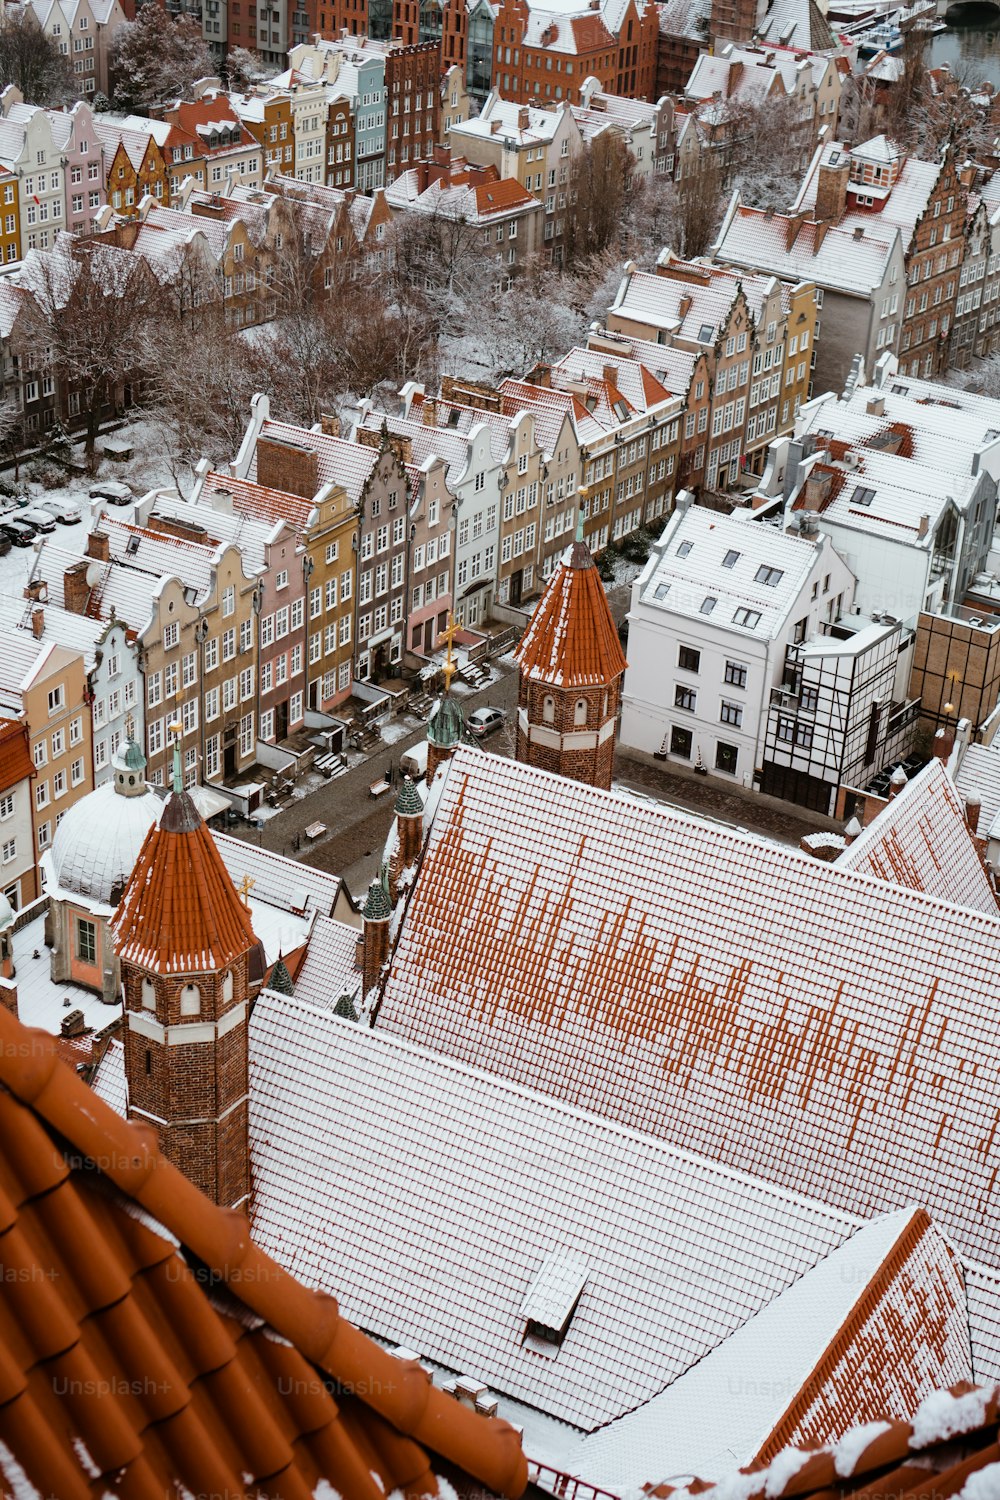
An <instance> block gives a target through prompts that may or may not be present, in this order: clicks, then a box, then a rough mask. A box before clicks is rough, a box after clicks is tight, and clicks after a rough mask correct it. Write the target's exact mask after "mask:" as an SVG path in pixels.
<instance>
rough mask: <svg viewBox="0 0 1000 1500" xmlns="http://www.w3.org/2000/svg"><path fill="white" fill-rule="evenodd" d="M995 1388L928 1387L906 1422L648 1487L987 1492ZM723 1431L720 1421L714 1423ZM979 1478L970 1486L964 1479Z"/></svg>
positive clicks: (923, 1495) (678, 1497)
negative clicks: (716, 1480)
mask: <svg viewBox="0 0 1000 1500" xmlns="http://www.w3.org/2000/svg"><path fill="white" fill-rule="evenodd" d="M998 1415H1000V1387H998V1386H996V1385H986V1386H978V1387H973V1386H969V1385H968V1384H967V1383H965V1382H962V1383H960V1384H958V1385H955V1386H952V1387H951V1389H950V1390H948V1391H935V1392H933V1393H932V1394H931V1395H930V1396H927V1397H925V1399H924V1400H923V1401H922V1402H921V1403H920V1405H919V1406H918V1407H917V1409H916V1411H915V1412H914V1414H913V1416H912V1418H911V1420H910V1421H909V1422H889V1421H883V1422H870V1423H866V1424H865V1425H864V1426H860V1427H855V1428H853V1429H852V1430H851V1431H849V1432H847V1433H845V1434H844V1436H843V1437H842V1438H840V1440H839V1441H838V1442H837V1443H835V1444H832V1445H831V1446H829V1447H825V1448H820V1449H817V1450H813V1451H811V1452H810V1451H809V1450H808V1449H804V1448H803V1449H796V1448H785V1449H783V1450H782V1452H781V1453H780V1454H778V1455H777V1457H776V1458H774V1459H773V1460H772V1462H771V1463H770V1464H769V1465H763V1464H762V1465H758V1466H756V1467H755V1469H754V1470H753V1471H741V1474H740V1475H739V1476H737V1475H727V1476H726V1478H725V1480H723V1481H722V1483H721V1484H719V1485H718V1486H717V1487H716V1486H706V1485H705V1484H703V1483H701V1482H700V1481H698V1480H693V1481H689V1482H688V1483H687V1484H685V1485H677V1484H671V1483H662V1484H655V1485H647V1486H646V1493H647V1495H650V1496H653V1497H656V1500H671V1497H672V1500H686V1497H687V1496H689V1495H706V1496H707V1495H710V1494H711V1493H712V1490H713V1489H714V1488H717V1489H718V1492H719V1495H720V1496H721V1495H723V1494H725V1495H726V1496H729V1497H733V1496H738V1497H739V1500H763V1497H765V1496H766V1497H767V1500H792V1497H796V1500H805V1497H807V1496H816V1497H817V1500H819V1497H820V1496H822V1497H823V1500H847V1497H848V1496H850V1495H858V1496H859V1497H860V1496H865V1497H866V1500H875V1497H881V1500H898V1497H900V1496H902V1495H906V1496H907V1497H909V1500H930V1497H932V1496H936V1497H938V1500H942V1497H945V1496H949V1495H958V1494H960V1493H961V1494H965V1495H967V1496H971V1495H973V1494H977V1493H978V1494H982V1495H984V1496H986V1495H992V1494H994V1493H995V1490H996V1484H997V1481H998V1480H1000V1446H998V1443H997V1437H998V1430H997V1428H998ZM720 1426H721V1427H722V1429H723V1431H724V1423H720ZM977 1473H979V1474H981V1475H982V1480H981V1481H980V1483H979V1484H976V1483H975V1481H974V1480H973V1481H972V1482H971V1483H970V1482H969V1481H970V1478H971V1476H974V1475H976V1474H977Z"/></svg>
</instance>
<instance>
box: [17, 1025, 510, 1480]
mask: <svg viewBox="0 0 1000 1500" xmlns="http://www.w3.org/2000/svg"><path fill="white" fill-rule="evenodd" d="M55 1045H56V1044H55V1042H54V1041H53V1040H52V1039H51V1038H48V1037H45V1036H43V1035H42V1034H41V1033H39V1032H34V1031H28V1030H27V1029H26V1028H24V1027H23V1026H21V1024H20V1023H19V1022H18V1021H17V1020H16V1018H15V1017H14V1016H12V1015H11V1014H10V1013H9V1012H8V1011H7V1010H4V1009H3V1008H2V1007H0V1084H2V1088H0V1134H2V1137H3V1142H4V1149H3V1152H2V1153H0V1203H2V1205H3V1209H2V1215H0V1261H2V1263H3V1264H4V1265H5V1266H6V1267H12V1266H16V1267H17V1269H18V1275H17V1277H16V1278H12V1277H10V1276H7V1277H5V1278H4V1285H3V1296H2V1303H3V1311H4V1317H3V1318H2V1319H0V1437H2V1441H0V1490H2V1491H3V1493H4V1494H5V1495H6V1494H12V1495H18V1496H29V1495H36V1496H37V1495H53V1496H56V1495H57V1496H59V1500H89V1497H91V1496H93V1495H104V1494H107V1493H109V1492H113V1493H114V1494H116V1495H122V1496H125V1495H129V1496H140V1495H141V1496H152V1495H164V1496H165V1495H168V1494H169V1495H173V1494H175V1493H176V1494H202V1495H204V1494H214V1495H220V1496H221V1495H231V1496H237V1495H238V1496H242V1497H247V1500H257V1497H263V1496H265V1495H267V1496H275V1495H278V1494H280V1495H282V1496H286V1497H288V1500H293V1497H295V1500H308V1497H310V1496H313V1497H315V1500H319V1497H321V1496H328V1495H332V1494H334V1493H336V1494H337V1495H340V1496H342V1497H343V1500H381V1497H382V1496H384V1495H387V1494H389V1493H391V1492H394V1491H399V1492H402V1493H404V1494H407V1495H425V1494H434V1493H438V1492H439V1485H438V1482H437V1480H436V1478H435V1475H434V1464H435V1461H434V1458H433V1456H432V1455H439V1456H440V1457H441V1458H442V1459H444V1460H447V1461H448V1462H450V1463H454V1464H455V1465H457V1466H458V1467H459V1469H460V1470H461V1471H464V1474H463V1477H464V1476H465V1475H468V1476H473V1477H474V1478H475V1479H477V1480H479V1481H481V1482H482V1483H483V1484H485V1485H486V1486H487V1488H488V1489H490V1490H493V1491H495V1492H497V1493H502V1494H505V1495H507V1496H509V1497H515V1496H517V1495H519V1494H520V1492H521V1491H522V1490H523V1488H524V1485H525V1480H526V1466H525V1461H524V1458H523V1456H522V1454H521V1450H520V1444H519V1441H518V1438H517V1435H516V1434H515V1432H514V1431H513V1430H512V1429H511V1428H510V1427H509V1426H508V1425H507V1423H505V1422H503V1421H500V1420H499V1419H496V1418H493V1419H489V1420H488V1419H485V1418H482V1417H479V1416H477V1415H476V1414H475V1413H474V1412H472V1411H469V1410H467V1409H465V1408H463V1407H462V1406H461V1405H460V1404H459V1403H458V1402H457V1401H455V1400H454V1399H453V1398H452V1397H450V1396H448V1395H446V1394H445V1393H444V1392H442V1391H440V1390H435V1389H433V1388H432V1386H431V1384H430V1379H429V1377H428V1376H427V1374H426V1373H425V1372H424V1371H423V1370H422V1369H421V1368H420V1367H419V1365H417V1364H416V1362H415V1361H412V1360H405V1359H400V1358H396V1357H394V1356H393V1355H391V1354H389V1353H388V1352H386V1351H385V1350H384V1349H381V1348H379V1347H378V1346H377V1345H376V1344H375V1343H374V1342H372V1341H371V1340H370V1339H368V1338H366V1337H365V1336H364V1335H363V1334H361V1333H359V1332H358V1331H357V1329H355V1328H354V1327H352V1326H351V1325H350V1324H349V1323H347V1322H346V1321H345V1320H344V1319H343V1318H342V1317H341V1316H340V1314H339V1311H338V1307H337V1303H336V1301H335V1300H334V1298H333V1297H332V1296H330V1295H328V1294H327V1293H325V1292H323V1291H315V1290H310V1289H309V1288H307V1287H306V1286H304V1285H302V1284H301V1283H299V1282H297V1281H296V1280H295V1279H294V1278H293V1277H292V1276H291V1275H289V1274H288V1273H287V1272H286V1271H284V1270H283V1269H282V1268H281V1267H280V1266H279V1265H278V1264H277V1263H276V1262H275V1261H274V1260H272V1259H271V1258H270V1257H269V1256H268V1255H266V1254H265V1253H264V1252H263V1251H261V1250H260V1249H258V1248H257V1246H256V1245H255V1244H253V1243H252V1241H251V1240H250V1237H249V1235H248V1233H247V1224H246V1221H245V1220H244V1219H243V1218H242V1216H241V1215H239V1214H236V1213H232V1212H229V1211H227V1210H225V1209H220V1208H218V1207H216V1206H215V1205H214V1204H213V1203H211V1202H209V1200H208V1199H207V1198H205V1197H204V1196H203V1194H202V1193H200V1192H199V1191H198V1189H197V1188H196V1187H195V1186H194V1185H193V1184H192V1183H190V1182H189V1181H188V1180H187V1179H186V1178H185V1177H184V1176H183V1174H182V1173H181V1172H180V1171H179V1170H178V1169H177V1168H176V1167H174V1166H173V1165H171V1164H170V1163H169V1162H167V1161H166V1159H165V1158H164V1157H163V1156H162V1155H161V1154H160V1152H159V1151H158V1150H157V1148H156V1142H155V1136H154V1134H153V1132H152V1131H150V1130H146V1129H142V1128H139V1127H136V1126H133V1125H129V1124H128V1123H126V1122H125V1121H124V1120H122V1119H120V1118H118V1116H116V1115H115V1113H114V1112H113V1110H112V1109H111V1108H110V1107H109V1106H108V1105H107V1104H105V1103H104V1102H103V1101H102V1100H101V1099H100V1098H98V1097H97V1096H96V1095H95V1094H94V1093H93V1092H92V1091H91V1090H90V1089H89V1088H88V1087H87V1085H86V1084H85V1083H83V1081H82V1080H81V1079H79V1078H77V1077H76V1075H75V1074H74V1073H73V1072H72V1070H71V1069H69V1068H68V1067H66V1066H65V1065H64V1064H63V1063H61V1062H59V1061H58V1059H57V1057H56V1056H55ZM98 1164H99V1165H98ZM327 1382H330V1383H331V1384H332V1386H333V1389H334V1390H335V1391H336V1395H335V1396H334V1394H333V1393H332V1391H331V1389H330V1386H329V1385H328V1384H327ZM73 1391H77V1392H78V1394H75V1395H74V1394H69V1395H67V1394H66V1393H67V1392H71V1393H72V1392H73ZM466 1484H467V1486H468V1487H470V1488H471V1485H469V1481H468V1480H467V1481H466ZM441 1488H443V1489H444V1493H446V1494H451V1493H453V1492H452V1491H451V1490H450V1489H448V1488H447V1487H445V1486H442V1487H441Z"/></svg>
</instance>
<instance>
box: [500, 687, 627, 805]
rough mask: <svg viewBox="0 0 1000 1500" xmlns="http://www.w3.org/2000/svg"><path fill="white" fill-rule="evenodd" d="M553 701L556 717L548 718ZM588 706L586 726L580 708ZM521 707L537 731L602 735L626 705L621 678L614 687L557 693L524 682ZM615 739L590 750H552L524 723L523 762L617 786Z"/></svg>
mask: <svg viewBox="0 0 1000 1500" xmlns="http://www.w3.org/2000/svg"><path fill="white" fill-rule="evenodd" d="M547 700H551V714H552V717H551V718H549V717H547ZM581 701H582V702H585V703H586V705H587V713H586V720H585V722H580V721H578V719H577V704H578V703H579V702H581ZM518 706H519V707H520V708H522V709H524V710H525V712H526V713H527V716H528V721H529V724H530V725H531V726H536V725H537V726H538V727H539V729H541V730H542V731H545V732H548V733H551V734H558V735H579V734H594V735H596V734H597V733H598V732H599V731H600V730H601V729H603V728H604V727H605V726H606V725H608V724H614V722H615V720H616V719H617V717H618V711H619V708H620V706H621V678H618V679H617V680H616V681H615V682H614V683H612V684H611V685H610V686H609V687H593V688H555V687H550V686H547V685H546V684H544V683H536V682H528V681H525V679H524V678H522V679H521V682H520V686H519V690H518ZM614 755H615V735H614V733H611V734H608V735H607V737H606V738H605V739H603V740H600V741H599V742H598V743H596V744H593V745H590V746H586V747H584V748H579V749H578V748H575V747H573V746H566V745H558V744H557V745H550V744H545V743H541V742H539V740H537V739H532V738H530V737H529V736H528V735H527V734H525V732H524V731H523V729H522V728H521V725H520V721H519V722H518V730H517V759H518V760H519V761H523V762H524V764H525V765H529V766H538V767H539V768H540V769H541V770H543V771H554V772H555V773H556V774H557V775H559V776H568V777H570V779H571V780H573V781H582V782H585V783H586V784H587V785H588V786H601V787H610V786H611V775H612V770H613V766H614Z"/></svg>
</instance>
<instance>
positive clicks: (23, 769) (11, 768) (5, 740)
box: [0, 719, 35, 791]
mask: <svg viewBox="0 0 1000 1500" xmlns="http://www.w3.org/2000/svg"><path fill="white" fill-rule="evenodd" d="M34 774H35V768H34V766H33V764H32V761H31V752H30V751H29V749H28V731H27V729H26V728H25V726H24V725H23V724H21V723H19V722H18V721H17V720H16V719H6V720H2V721H0V790H3V791H6V789H7V788H8V787H12V786H15V785H16V784H17V782H19V781H23V780H24V778H25V777H26V776H33V775H34Z"/></svg>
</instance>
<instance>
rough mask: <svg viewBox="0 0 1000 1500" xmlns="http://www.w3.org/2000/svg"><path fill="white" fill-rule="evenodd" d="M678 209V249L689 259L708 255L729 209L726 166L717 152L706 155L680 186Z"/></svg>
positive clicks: (699, 160) (704, 154) (702, 155)
mask: <svg viewBox="0 0 1000 1500" xmlns="http://www.w3.org/2000/svg"><path fill="white" fill-rule="evenodd" d="M677 205H678V211H679V217H678V233H677V249H678V250H679V251H680V253H681V255H686V256H687V257H688V258H689V259H690V258H691V257H693V256H695V255H704V254H705V252H706V250H707V249H708V247H709V246H710V245H711V243H712V240H713V238H714V236H715V231H716V230H717V229H718V227H719V222H720V220H721V218H722V213H723V209H724V207H725V196H724V194H723V174H722V163H721V162H720V160H719V158H718V156H717V155H716V153H715V152H713V151H704V152H702V154H701V156H700V157H699V159H698V162H697V164H696V166H695V167H694V168H693V170H692V171H690V172H689V173H688V175H687V176H686V177H685V178H684V180H683V182H681V183H680V184H679V185H678V189H677Z"/></svg>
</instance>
